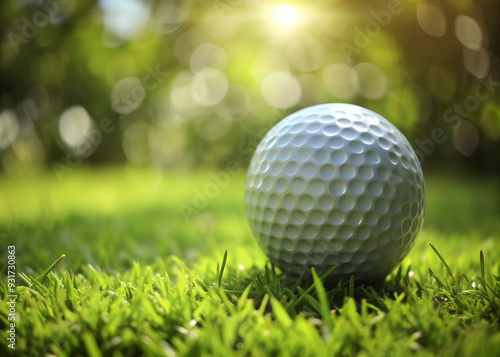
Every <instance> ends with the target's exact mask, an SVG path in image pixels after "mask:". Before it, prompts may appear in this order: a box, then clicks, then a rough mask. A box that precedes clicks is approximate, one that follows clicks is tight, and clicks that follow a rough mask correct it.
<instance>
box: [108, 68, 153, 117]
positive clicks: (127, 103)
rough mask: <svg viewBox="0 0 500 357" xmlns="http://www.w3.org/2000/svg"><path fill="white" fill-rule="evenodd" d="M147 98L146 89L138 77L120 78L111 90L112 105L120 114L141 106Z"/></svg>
mask: <svg viewBox="0 0 500 357" xmlns="http://www.w3.org/2000/svg"><path fill="white" fill-rule="evenodd" d="M145 98H146V89H145V88H144V87H143V86H142V82H141V80H140V79H139V78H136V77H127V78H123V79H120V80H119V81H118V82H117V83H116V84H115V85H114V87H113V89H112V91H111V105H112V106H113V110H114V111H115V112H117V113H119V114H129V113H131V112H133V111H134V110H136V109H137V108H139V106H140V105H141V104H142V102H144V99H145Z"/></svg>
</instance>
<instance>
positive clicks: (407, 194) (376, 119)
mask: <svg viewBox="0 0 500 357" xmlns="http://www.w3.org/2000/svg"><path fill="white" fill-rule="evenodd" d="M245 207H246V213H247V217H248V221H249V224H250V227H251V230H252V232H253V234H254V236H255V237H256V239H257V241H258V243H259V246H260V247H261V248H262V250H263V251H264V252H265V254H266V255H267V256H268V257H269V259H270V261H271V262H272V263H273V264H274V265H276V266H277V267H278V268H280V269H281V270H282V271H283V273H285V274H286V275H289V276H299V275H302V276H303V277H305V278H308V277H310V274H311V268H312V267H314V268H315V270H316V271H317V272H318V274H319V275H321V274H323V273H325V272H327V271H328V270H329V269H330V268H331V267H332V266H334V265H337V268H336V269H335V270H334V271H333V273H332V274H331V275H330V277H329V281H330V282H338V281H344V280H348V279H349V278H350V276H351V275H353V276H354V278H355V281H356V282H357V283H378V282H380V281H383V280H384V279H385V277H386V276H387V275H388V274H389V273H390V272H391V271H392V270H393V269H394V268H395V267H396V266H397V265H398V264H399V263H400V262H401V261H402V260H403V258H404V257H405V256H406V255H407V254H408V252H409V251H410V250H411V248H412V247H413V245H414V243H415V239H416V237H417V235H418V232H419V230H420V228H421V226H422V223H423V218H424V211H425V187H424V177H423V173H422V169H421V167H420V164H419V162H418V159H417V156H416V154H415V152H414V151H413V149H412V148H411V146H410V144H409V142H408V140H407V139H406V138H405V136H404V135H403V134H402V133H401V132H400V131H399V130H398V129H397V128H396V127H395V126H394V125H393V124H391V123H390V122H389V121H388V120H386V119H385V118H383V117H382V116H380V115H378V114H376V113H374V112H372V111H370V110H368V109H365V108H362V107H359V106H356V105H351V104H321V105H316V106H312V107H308V108H305V109H302V110H299V111H297V112H296V113H293V114H291V115H289V116H287V117H286V118H284V119H283V120H281V121H280V122H279V123H278V124H276V125H275V126H274V127H273V128H272V129H271V130H270V131H269V132H268V133H267V135H266V136H265V137H264V138H263V139H262V141H261V142H260V144H259V145H258V147H257V149H256V151H255V153H254V155H253V157H252V160H251V162H250V166H249V169H248V174H247V179H246V188H245Z"/></svg>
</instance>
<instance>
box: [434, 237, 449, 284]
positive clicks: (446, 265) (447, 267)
mask: <svg viewBox="0 0 500 357" xmlns="http://www.w3.org/2000/svg"><path fill="white" fill-rule="evenodd" d="M429 245H430V246H431V248H432V250H433V251H434V253H436V255H437V256H438V258H439V260H441V262H442V263H443V265H444V267H445V268H446V270H447V271H448V274H449V275H450V277H451V278H452V279H454V278H453V273H452V271H451V269H450V267H449V266H448V264H446V261H445V260H444V258H443V257H442V256H441V254H439V252H438V250H437V249H436V248H435V247H434V246H433V245H432V243H429Z"/></svg>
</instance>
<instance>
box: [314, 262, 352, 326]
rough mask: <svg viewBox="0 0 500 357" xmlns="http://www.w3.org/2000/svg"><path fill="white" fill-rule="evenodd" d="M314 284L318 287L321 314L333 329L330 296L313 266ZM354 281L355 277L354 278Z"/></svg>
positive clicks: (327, 324)
mask: <svg viewBox="0 0 500 357" xmlns="http://www.w3.org/2000/svg"><path fill="white" fill-rule="evenodd" d="M311 272H312V276H313V281H314V286H315V287H316V293H317V294H318V300H319V304H320V306H319V307H320V314H321V316H322V317H323V320H324V321H325V324H326V326H328V328H329V329H330V331H331V330H333V321H332V318H331V314H330V302H329V301H328V297H327V295H326V291H325V287H324V286H323V282H322V281H321V280H320V278H319V277H318V274H317V273H316V270H315V269H314V268H311ZM352 280H353V281H354V278H353V279H352Z"/></svg>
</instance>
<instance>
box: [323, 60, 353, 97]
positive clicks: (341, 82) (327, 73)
mask: <svg viewBox="0 0 500 357" xmlns="http://www.w3.org/2000/svg"><path fill="white" fill-rule="evenodd" d="M323 83H324V84H325V88H326V90H327V91H328V93H330V95H332V96H333V97H335V98H340V99H351V98H352V97H353V96H354V95H355V94H356V92H357V91H358V86H359V84H358V74H357V72H356V71H355V70H353V69H352V68H351V67H350V66H349V65H347V64H343V63H333V64H330V65H328V66H327V67H325V68H324V69H323Z"/></svg>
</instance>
